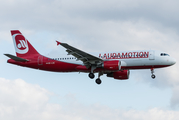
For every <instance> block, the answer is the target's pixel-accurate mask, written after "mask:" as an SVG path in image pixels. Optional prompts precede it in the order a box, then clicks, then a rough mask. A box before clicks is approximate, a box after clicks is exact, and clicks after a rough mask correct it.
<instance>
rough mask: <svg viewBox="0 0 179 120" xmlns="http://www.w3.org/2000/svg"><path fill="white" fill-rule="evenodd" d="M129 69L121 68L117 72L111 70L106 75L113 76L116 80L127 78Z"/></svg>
mask: <svg viewBox="0 0 179 120" xmlns="http://www.w3.org/2000/svg"><path fill="white" fill-rule="evenodd" d="M129 74H130V71H129V70H122V71H117V72H111V73H108V74H107V77H113V78H114V79H118V80H126V79H129Z"/></svg>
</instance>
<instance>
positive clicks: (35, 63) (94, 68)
mask: <svg viewBox="0 0 179 120" xmlns="http://www.w3.org/2000/svg"><path fill="white" fill-rule="evenodd" d="M11 34H12V39H13V42H14V47H15V51H16V56H15V55H11V54H4V55H6V56H7V57H9V58H10V59H9V60H8V61H7V62H8V63H11V64H15V65H19V66H23V67H29V68H34V69H39V70H45V71H53V72H85V73H88V76H89V78H91V79H93V78H95V75H94V73H98V77H97V79H96V83H97V84H101V82H102V81H101V79H100V76H102V75H103V74H106V75H107V77H111V78H114V79H117V80H127V79H129V73H130V72H129V70H131V69H150V70H151V74H152V75H151V77H152V78H153V79H154V78H155V75H154V69H155V68H163V67H168V66H171V65H174V64H175V63H176V60H175V59H174V58H172V57H170V56H169V55H168V54H167V53H165V52H161V51H154V50H139V51H119V52H108V53H98V54H96V55H92V54H89V53H86V52H84V51H82V50H79V49H78V48H75V47H73V46H71V45H68V44H67V43H61V42H59V41H56V42H57V45H61V46H63V47H64V48H65V49H66V52H67V54H66V56H63V57H61V56H59V57H56V58H50V57H45V56H43V55H41V54H39V53H38V52H37V50H36V49H35V48H34V47H33V46H32V45H31V44H30V42H29V41H28V40H27V39H26V38H25V37H24V36H23V35H22V33H21V32H20V31H19V30H11Z"/></svg>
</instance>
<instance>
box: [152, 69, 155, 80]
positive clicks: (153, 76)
mask: <svg viewBox="0 0 179 120" xmlns="http://www.w3.org/2000/svg"><path fill="white" fill-rule="evenodd" d="M151 73H152V75H151V77H152V78H153V79H155V75H154V68H151Z"/></svg>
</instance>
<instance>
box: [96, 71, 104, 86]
mask: <svg viewBox="0 0 179 120" xmlns="http://www.w3.org/2000/svg"><path fill="white" fill-rule="evenodd" d="M101 75H103V73H102V72H99V73H98V78H97V79H96V83H97V84H98V85H100V84H101V83H102V81H101V79H100V76H101Z"/></svg>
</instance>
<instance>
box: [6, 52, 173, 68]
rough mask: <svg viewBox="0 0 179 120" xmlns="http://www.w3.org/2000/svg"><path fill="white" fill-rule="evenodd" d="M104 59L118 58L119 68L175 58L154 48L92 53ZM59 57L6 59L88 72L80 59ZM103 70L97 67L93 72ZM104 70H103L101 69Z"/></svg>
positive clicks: (159, 63) (167, 63) (158, 63)
mask: <svg viewBox="0 0 179 120" xmlns="http://www.w3.org/2000/svg"><path fill="white" fill-rule="evenodd" d="M94 55H95V56H98V57H99V58H101V59H103V60H104V61H110V60H119V61H120V64H121V69H122V70H124V69H151V68H162V67H168V66H171V65H173V64H175V62H176V60H175V59H174V58H172V57H170V56H169V55H168V54H166V53H165V52H160V51H154V50H142V51H122V52H107V53H98V54H94ZM59 56H60V57H45V56H42V55H36V56H33V58H32V57H29V58H26V59H29V61H28V62H16V61H14V60H12V59H10V60H8V62H9V63H12V64H16V65H20V66H25V67H30V68H35V69H41V70H46V71H53V72H79V71H80V72H89V71H90V68H86V67H85V66H84V64H83V62H81V61H80V60H77V58H75V57H74V56H72V55H65V54H64V55H59ZM101 70H103V69H102V68H97V69H96V70H95V72H98V71H101ZM103 71H105V70H103ZM106 71H109V70H106Z"/></svg>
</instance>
